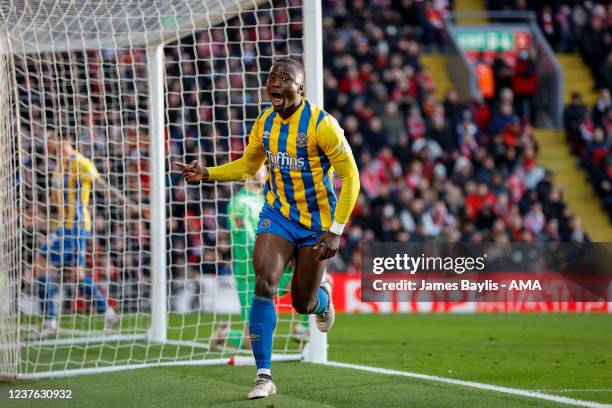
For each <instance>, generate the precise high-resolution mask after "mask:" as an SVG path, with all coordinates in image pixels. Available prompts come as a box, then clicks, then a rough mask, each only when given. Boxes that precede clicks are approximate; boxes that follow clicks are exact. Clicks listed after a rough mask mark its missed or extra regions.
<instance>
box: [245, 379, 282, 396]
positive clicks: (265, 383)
mask: <svg viewBox="0 0 612 408" xmlns="http://www.w3.org/2000/svg"><path fill="white" fill-rule="evenodd" d="M274 394H276V385H274V383H273V382H272V377H270V376H267V375H258V376H257V378H256V379H255V384H254V385H253V388H252V389H251V392H249V399H256V398H266V397H269V396H271V395H274Z"/></svg>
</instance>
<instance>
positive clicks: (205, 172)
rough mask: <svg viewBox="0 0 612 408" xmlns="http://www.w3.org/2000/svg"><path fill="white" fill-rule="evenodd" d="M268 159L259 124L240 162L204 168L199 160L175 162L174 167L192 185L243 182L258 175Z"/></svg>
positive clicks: (252, 132)
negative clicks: (258, 171)
mask: <svg viewBox="0 0 612 408" xmlns="http://www.w3.org/2000/svg"><path fill="white" fill-rule="evenodd" d="M265 159H266V152H265V150H264V148H263V144H262V143H261V139H260V137H259V134H258V125H257V122H255V124H254V125H253V128H252V129H251V133H250V134H249V144H248V145H247V147H246V149H245V151H244V154H243V155H242V157H241V158H239V159H238V160H234V161H231V162H229V163H225V164H222V165H221V166H214V167H206V168H202V166H201V165H200V163H199V162H198V161H197V160H194V161H192V162H191V163H190V164H186V163H181V162H174V163H173V164H174V166H175V167H177V168H179V169H181V170H182V171H183V177H185V180H186V181H187V182H188V183H190V184H198V183H201V182H203V181H242V180H245V179H247V178H249V177H252V176H254V175H255V173H257V170H259V168H260V167H261V165H262V164H263V162H264V160H265Z"/></svg>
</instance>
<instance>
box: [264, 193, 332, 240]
mask: <svg viewBox="0 0 612 408" xmlns="http://www.w3.org/2000/svg"><path fill="white" fill-rule="evenodd" d="M264 232H270V233H272V234H275V235H278V236H279V237H283V238H285V239H286V240H287V241H289V242H291V243H292V244H293V245H294V246H295V247H296V248H302V247H305V246H313V245H315V244H316V243H317V241H318V240H319V237H321V235H323V233H324V232H325V231H313V230H309V229H308V228H306V227H305V226H303V225H302V224H300V223H299V222H297V221H294V220H291V219H289V218H287V217H285V216H284V215H283V214H281V212H280V211H279V210H277V209H276V208H274V207H272V206H270V205H269V204H264V206H263V209H262V210H261V213H259V226H258V227H257V232H256V234H257V235H259V234H261V233H264Z"/></svg>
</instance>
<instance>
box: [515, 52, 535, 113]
mask: <svg viewBox="0 0 612 408" xmlns="http://www.w3.org/2000/svg"><path fill="white" fill-rule="evenodd" d="M533 54H534V51H533V50H532V51H527V50H523V51H521V52H520V53H519V58H518V60H517V61H516V65H515V67H514V77H513V78H512V90H513V91H514V101H515V106H516V112H517V114H518V116H519V118H521V120H522V121H523V122H524V123H525V122H526V123H535V95H536V92H537V90H538V73H537V66H536V63H535V56H534V55H533Z"/></svg>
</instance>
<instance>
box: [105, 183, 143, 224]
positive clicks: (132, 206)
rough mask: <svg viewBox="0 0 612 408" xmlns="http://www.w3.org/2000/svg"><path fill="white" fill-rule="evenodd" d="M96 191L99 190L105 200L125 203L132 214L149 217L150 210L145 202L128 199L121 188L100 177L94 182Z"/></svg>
mask: <svg viewBox="0 0 612 408" xmlns="http://www.w3.org/2000/svg"><path fill="white" fill-rule="evenodd" d="M95 187H96V191H99V192H101V193H102V194H103V195H104V199H105V200H106V201H111V200H112V201H114V202H117V203H121V204H122V205H127V207H128V209H129V210H130V211H131V212H132V213H134V214H141V215H142V216H143V217H144V218H149V215H150V210H149V206H148V205H146V204H139V203H136V202H134V201H133V200H130V198H129V197H128V196H126V195H125V194H124V193H123V192H122V191H121V190H119V189H118V188H116V187H113V186H112V185H110V184H109V183H108V182H107V181H106V180H104V179H103V178H102V177H98V178H97V179H96V183H95Z"/></svg>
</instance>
